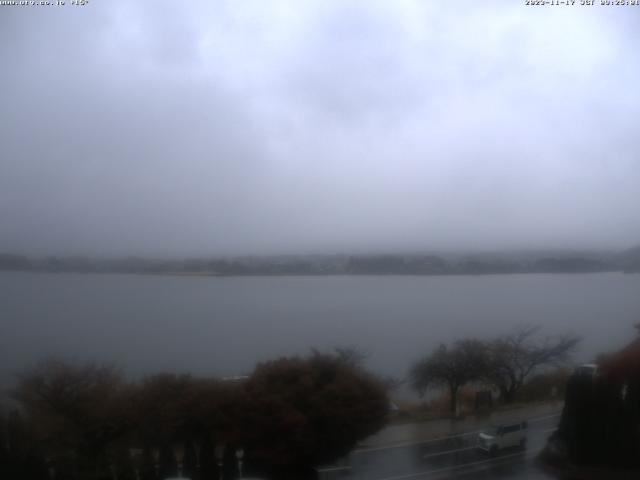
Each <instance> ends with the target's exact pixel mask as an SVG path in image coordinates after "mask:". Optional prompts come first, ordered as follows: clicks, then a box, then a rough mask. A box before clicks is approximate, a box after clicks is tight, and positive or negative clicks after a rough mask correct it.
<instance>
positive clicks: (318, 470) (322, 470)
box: [316, 465, 351, 473]
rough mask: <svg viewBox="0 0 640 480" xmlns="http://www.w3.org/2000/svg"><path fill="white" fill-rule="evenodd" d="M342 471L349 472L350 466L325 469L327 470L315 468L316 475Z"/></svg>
mask: <svg viewBox="0 0 640 480" xmlns="http://www.w3.org/2000/svg"><path fill="white" fill-rule="evenodd" d="M342 470H351V466H349V465H345V466H344V467H327V468H316V471H317V472H318V473H326V472H340V471H342Z"/></svg>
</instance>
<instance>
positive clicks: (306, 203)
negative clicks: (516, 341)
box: [0, 0, 640, 255]
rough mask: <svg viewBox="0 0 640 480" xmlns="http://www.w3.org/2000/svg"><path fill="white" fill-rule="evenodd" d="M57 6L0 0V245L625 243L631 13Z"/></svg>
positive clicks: (256, 247)
mask: <svg viewBox="0 0 640 480" xmlns="http://www.w3.org/2000/svg"><path fill="white" fill-rule="evenodd" d="M70 3H71V2H70V1H67V5H66V6H65V7H54V6H49V7H35V6H29V7H26V6H25V7H19V6H2V7H0V71H1V72H2V77H1V78H2V85H1V87H2V88H1V89H0V112H1V115H0V251H12V252H19V253H26V254H31V255H43V254H62V255H67V254H83V255H127V254H138V255H213V254H236V253H282V252H290V253H311V252H327V253H330V252H352V251H389V250H398V251H400V250H402V251H407V250H412V251H417V250H434V249H435V250H437V249H447V250H450V249H496V248H547V247H553V248H555V247H579V248H591V247H592V248H619V247H621V248H624V247H627V246H631V245H633V244H637V243H640V209H639V205H640V156H639V153H640V135H639V133H640V124H639V120H638V119H639V115H638V112H640V87H639V84H640V83H639V82H638V79H639V75H640V55H639V54H638V45H639V42H638V40H639V36H640V35H639V34H638V32H640V28H639V27H640V7H631V6H629V7H601V6H594V7H580V6H578V5H576V6H574V7H550V6H549V7H526V6H525V5H524V1H494V2H477V1H456V2H446V1H432V2H431V1H428V2H427V1H422V0H416V1H409V0H406V1H400V0H393V1H375V0H366V1H349V0H339V1H328V0H321V1H300V0H291V1H265V0H256V1H249V0H242V1H238V0H229V1H203V2H199V1H188V2H176V1H171V2H166V1H158V0H154V1H148V2H145V1H135V2H134V1H132V2H128V1H118V0H108V1H107V0H90V2H89V4H88V5H87V6H84V7H75V6H72V5H70ZM577 3H579V2H577Z"/></svg>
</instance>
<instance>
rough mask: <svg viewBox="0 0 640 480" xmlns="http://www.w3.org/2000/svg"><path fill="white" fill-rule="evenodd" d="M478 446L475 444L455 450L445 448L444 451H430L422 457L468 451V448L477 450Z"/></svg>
mask: <svg viewBox="0 0 640 480" xmlns="http://www.w3.org/2000/svg"><path fill="white" fill-rule="evenodd" d="M477 448H478V446H477V445H473V446H471V447H465V448H456V449H455V450H445V451H444V452H437V453H428V454H427V455H423V456H422V458H433V457H439V456H441V455H447V454H448V453H456V452H466V451H467V450H475V449H477Z"/></svg>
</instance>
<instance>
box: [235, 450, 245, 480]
mask: <svg viewBox="0 0 640 480" xmlns="http://www.w3.org/2000/svg"><path fill="white" fill-rule="evenodd" d="M242 457H244V450H243V449H242V448H238V449H237V450H236V459H237V460H238V478H239V479H240V478H242Z"/></svg>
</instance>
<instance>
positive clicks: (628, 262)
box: [0, 246, 640, 277]
mask: <svg viewBox="0 0 640 480" xmlns="http://www.w3.org/2000/svg"><path fill="white" fill-rule="evenodd" d="M0 271H23V272H24V271H26V272H49V273H119V274H153V275H172V276H189V277H198V276H201V277H223V276H295V275H298V276H305V275H306V276H326V275H489V274H491V275H495V274H521V273H522V274H524V273H602V272H623V273H639V272H640V246H637V247H634V248H631V249H628V250H624V251H605V252H602V251H598V252H595V251H576V250H563V251H561V250H556V251H532V252H526V251H523V252H508V251H507V252H493V253H459V254H451V253H448V254H440V253H436V254H432V253H428V254H377V255H375V254H371V255H364V254H362V255H271V256H248V255H247V256H235V257H231V256H228V257H222V256H218V257H199V258H184V259H159V258H144V257H122V258H97V257H83V256H65V257H57V256H47V257H28V256H25V255H19V254H12V253H0Z"/></svg>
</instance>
